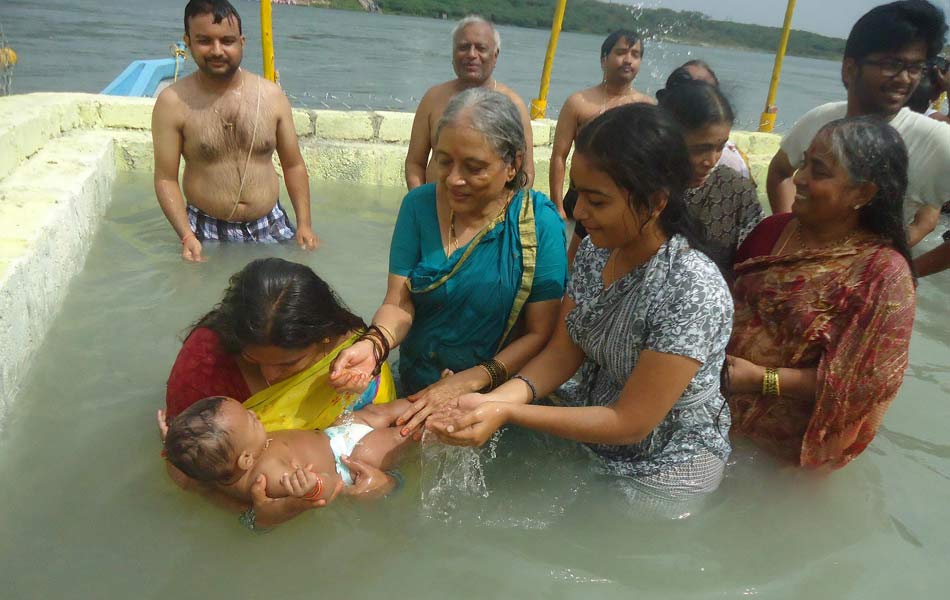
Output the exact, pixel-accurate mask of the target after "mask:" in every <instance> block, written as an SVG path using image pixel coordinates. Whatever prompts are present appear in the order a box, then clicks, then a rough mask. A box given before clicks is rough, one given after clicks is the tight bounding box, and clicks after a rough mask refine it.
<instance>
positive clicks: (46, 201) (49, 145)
mask: <svg viewBox="0 0 950 600" xmlns="http://www.w3.org/2000/svg"><path fill="white" fill-rule="evenodd" d="M153 103H154V100H153V99H151V98H124V97H116V96H102V95H96V94H64V93H37V94H25V95H16V96H7V97H3V98H0V149H2V151H0V224H2V230H0V417H2V416H3V414H4V413H5V412H6V409H7V408H8V407H9V405H10V403H11V402H12V401H13V399H14V398H15V396H16V392H17V390H18V388H19V385H20V384H21V383H22V381H23V378H24V376H25V374H26V373H27V371H28V369H29V361H30V359H31V357H32V356H33V354H34V352H35V351H36V350H37V349H38V348H39V346H40V345H41V344H42V342H43V338H44V336H45V334H46V332H47V330H48V329H49V327H50V325H51V324H52V322H53V319H54V318H55V317H56V314H57V312H58V311H59V308H60V306H61V304H62V301H63V299H64V298H65V296H66V293H67V290H68V286H69V283H70V281H71V280H72V278H73V277H74V276H75V275H76V274H77V273H78V272H79V271H80V270H81V269H82V267H83V264H84V262H85V258H86V253H87V252H88V250H89V245H90V243H91V241H92V238H93V236H94V235H95V232H96V228H97V226H98V223H99V219H100V218H101V216H102V215H103V214H104V213H105V211H106V209H107V208H108V206H109V203H110V202H111V200H112V185H113V182H114V180H115V177H116V173H118V172H120V171H144V172H148V171H150V170H151V169H152V148H151V135H150V131H149V129H150V127H151V114H152V105H153ZM412 118H413V114H412V113H398V112H387V111H335V110H302V109H295V110H294V126H295V128H296V130H297V135H298V136H299V137H300V144H301V151H302V153H303V156H304V159H305V160H306V162H307V166H308V168H309V171H310V177H311V178H312V179H313V180H316V181H340V182H351V183H362V184H370V185H380V186H391V187H402V186H403V185H405V180H404V178H403V165H404V161H405V154H406V146H407V145H408V143H409V133H410V129H411V126H412ZM554 126H555V122H554V121H551V120H541V121H534V122H533V123H532V129H533V132H534V153H535V164H536V166H537V173H536V177H535V179H536V185H535V187H536V188H537V189H540V190H543V191H547V188H548V185H547V181H548V161H547V158H548V157H549V156H550V153H551V144H552V142H553V138H554ZM732 137H733V139H734V140H735V141H736V143H737V144H738V145H739V147H740V148H742V150H743V151H745V152H746V153H747V154H748V155H749V159H750V162H751V163H752V171H753V176H754V177H755V179H756V181H758V182H760V183H762V184H763V185H760V199H763V198H764V182H765V173H766V170H767V168H768V163H769V161H770V160H771V158H772V156H773V154H774V153H775V151H776V149H777V148H778V143H779V139H780V138H779V136H777V135H774V134H764V133H752V132H742V131H735V132H733V136H732ZM169 235H171V229H169ZM2 423H3V419H2V418H0V426H2Z"/></svg>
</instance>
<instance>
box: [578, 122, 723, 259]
mask: <svg viewBox="0 0 950 600" xmlns="http://www.w3.org/2000/svg"><path fill="white" fill-rule="evenodd" d="M574 152H575V153H578V154H581V155H583V156H584V158H585V159H587V160H588V161H590V162H591V164H592V165H593V166H594V167H595V168H597V169H598V170H600V171H603V172H604V173H606V174H607V175H608V176H609V177H610V178H611V179H612V180H613V181H614V183H616V184H617V186H618V187H620V188H621V189H624V190H626V191H627V192H628V196H627V201H628V202H629V204H630V208H631V209H632V210H633V212H634V213H635V214H637V215H642V214H649V213H651V212H653V210H654V209H655V206H653V204H652V202H653V198H654V197H655V194H656V192H660V191H662V192H666V195H667V201H666V207H665V208H664V209H663V211H662V212H661V213H660V216H659V224H660V228H661V229H662V230H663V233H665V234H666V235H667V236H669V237H672V236H674V235H676V234H680V235H682V236H683V237H685V238H686V240H687V241H688V242H689V245H690V246H692V247H693V248H696V249H698V250H701V251H704V252H705V249H706V241H705V236H704V235H703V233H702V228H701V227H700V226H699V223H698V222H697V221H696V219H695V218H693V216H692V215H691V214H690V212H689V210H688V208H687V206H686V202H685V200H684V194H685V192H686V187H687V184H688V183H689V180H690V178H691V177H692V172H693V167H692V165H691V164H690V162H689V152H688V150H687V149H686V142H685V141H684V140H683V132H682V129H681V128H680V126H679V125H678V124H677V123H676V121H675V120H674V119H673V118H672V117H671V116H670V115H669V114H667V112H666V111H664V110H662V109H660V108H657V107H656V106H651V105H649V104H639V103H638V104H627V105H624V106H620V107H617V108H614V109H611V110H608V111H607V112H605V113H604V114H602V115H600V116H599V117H597V118H596V119H594V120H593V121H591V122H590V123H588V124H587V125H586V126H585V127H584V129H582V130H581V132H580V134H579V135H578V136H577V140H576V141H575V142H574Z"/></svg>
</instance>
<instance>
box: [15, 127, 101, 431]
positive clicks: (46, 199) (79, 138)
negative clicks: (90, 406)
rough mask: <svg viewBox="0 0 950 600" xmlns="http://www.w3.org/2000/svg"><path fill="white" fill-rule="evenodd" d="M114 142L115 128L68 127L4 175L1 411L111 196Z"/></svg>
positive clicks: (81, 261) (77, 268)
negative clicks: (90, 129)
mask: <svg viewBox="0 0 950 600" xmlns="http://www.w3.org/2000/svg"><path fill="white" fill-rule="evenodd" d="M114 147H115V142H114V138H113V135H112V133H111V132H108V131H83V130H75V131H72V132H68V133H66V134H64V135H61V136H59V137H56V138H54V139H47V140H46V142H45V144H44V145H43V146H42V147H41V148H40V149H39V150H38V151H35V152H34V153H33V154H32V156H30V157H29V158H28V159H26V160H25V161H23V162H22V163H20V164H18V165H17V166H16V167H15V168H14V169H13V170H12V172H10V173H9V175H8V176H7V177H5V178H4V179H3V180H2V181H0V224H2V225H0V415H2V413H3V412H4V410H5V408H6V406H7V405H8V404H9V402H10V400H11V399H12V398H13V396H14V394H15V392H16V389H17V388H18V386H19V384H20V382H21V381H22V380H23V377H24V375H25V374H26V371H27V369H28V367H29V362H30V358H31V357H32V355H33V353H34V352H35V351H36V349H37V348H38V347H39V346H40V344H41V343H42V341H43V337H44V336H45V334H46V332H47V330H48V329H49V327H50V325H51V324H52V322H53V319H54V318H55V317H56V314H57V313H58V311H59V309H60V306H61V305H62V302H63V299H64V298H65V296H66V292H67V289H68V287H69V283H70V281H72V279H73V277H74V276H75V275H76V274H77V273H79V271H80V270H82V267H83V264H84V263H85V258H86V254H87V252H88V250H89V245H90V243H91V240H92V237H93V235H94V234H95V231H96V228H97V226H98V223H99V220H100V217H101V216H102V214H103V213H104V212H105V210H106V208H107V207H108V205H109V203H110V202H111V200H112V183H113V181H114V180H115V173H116V156H115V150H114ZM0 422H2V418H0Z"/></svg>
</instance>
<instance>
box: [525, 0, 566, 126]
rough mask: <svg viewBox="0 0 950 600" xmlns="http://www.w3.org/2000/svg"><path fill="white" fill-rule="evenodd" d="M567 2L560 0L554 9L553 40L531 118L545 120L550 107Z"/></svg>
mask: <svg viewBox="0 0 950 600" xmlns="http://www.w3.org/2000/svg"><path fill="white" fill-rule="evenodd" d="M566 8H567V0H558V2H557V6H556V7H555V8H554V21H552V22H551V38H550V39H549V40H548V51H547V54H545V56H544V69H543V70H542V71H541V89H540V90H538V97H537V98H535V99H534V100H532V101H531V118H532V119H543V118H544V111H545V110H546V109H547V107H548V89H549V88H550V87H551V67H552V66H553V65H554V53H555V52H557V38H558V36H560V35H561V24H562V23H563V22H564V10H565V9H566Z"/></svg>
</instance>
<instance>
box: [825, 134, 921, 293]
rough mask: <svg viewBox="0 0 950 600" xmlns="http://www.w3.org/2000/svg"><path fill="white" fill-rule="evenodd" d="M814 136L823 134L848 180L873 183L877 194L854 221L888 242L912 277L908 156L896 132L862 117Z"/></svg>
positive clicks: (858, 182)
mask: <svg viewBox="0 0 950 600" xmlns="http://www.w3.org/2000/svg"><path fill="white" fill-rule="evenodd" d="M818 136H827V138H828V141H829V146H830V148H831V153H832V155H833V156H834V159H835V161H836V162H837V163H838V164H839V165H840V166H841V167H842V168H843V169H844V170H845V171H846V172H847V173H848V178H849V179H850V180H851V183H854V184H862V183H873V184H875V185H876V186H877V188H878V190H877V194H875V195H874V197H873V198H871V200H870V201H869V202H868V203H867V204H865V205H864V206H862V207H861V208H860V209H858V222H859V223H860V225H861V226H862V227H863V228H864V229H866V230H868V231H870V232H872V233H876V234H878V235H880V236H881V237H883V238H885V239H886V240H887V241H888V242H890V244H891V246H892V247H893V248H894V249H895V250H897V251H898V252H899V253H900V254H901V256H903V257H904V260H906V261H907V266H908V267H909V268H910V271H911V273H912V274H913V276H914V278H915V279H916V277H917V272H916V270H915V269H914V260H913V258H912V257H911V253H910V247H909V246H908V244H907V231H906V229H905V228H904V218H903V206H904V193H905V192H906V191H907V164H908V159H907V147H906V146H905V145H904V140H903V139H901V136H900V134H899V133H897V130H895V129H894V128H893V127H891V126H890V125H888V124H887V123H886V122H885V121H883V120H881V119H879V118H875V117H870V116H866V117H852V118H848V119H838V120H836V121H832V122H831V123H828V124H827V125H825V126H824V127H822V128H821V129H820V130H819V131H818V133H817V134H816V135H815V137H816V138H817V137H818Z"/></svg>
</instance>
